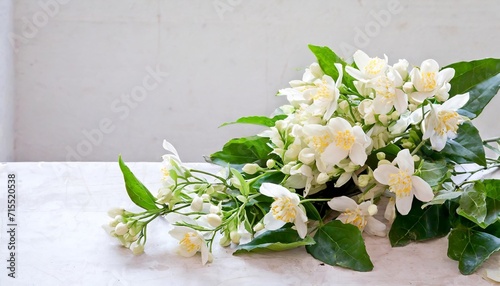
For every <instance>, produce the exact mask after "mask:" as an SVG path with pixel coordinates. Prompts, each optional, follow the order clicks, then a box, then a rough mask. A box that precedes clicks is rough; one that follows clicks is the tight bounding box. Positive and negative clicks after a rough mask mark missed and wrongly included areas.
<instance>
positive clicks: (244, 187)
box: [230, 168, 250, 197]
mask: <svg viewBox="0 0 500 286" xmlns="http://www.w3.org/2000/svg"><path fill="white" fill-rule="evenodd" d="M230 170H231V174H233V176H234V177H235V178H236V179H237V180H238V182H239V183H240V186H239V190H240V192H241V194H242V195H243V196H245V197H247V196H248V195H249V194H250V186H249V185H248V182H247V181H245V178H243V176H242V175H241V173H240V172H238V170H236V169H233V168H231V169H230Z"/></svg>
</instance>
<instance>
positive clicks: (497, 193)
mask: <svg viewBox="0 0 500 286" xmlns="http://www.w3.org/2000/svg"><path fill="white" fill-rule="evenodd" d="M474 187H475V188H476V189H477V190H480V191H481V192H483V193H484V194H485V195H486V196H487V197H489V198H492V199H495V200H500V180H498V179H486V180H482V181H477V182H475V184H474Z"/></svg>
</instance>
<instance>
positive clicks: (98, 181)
mask: <svg viewBox="0 0 500 286" xmlns="http://www.w3.org/2000/svg"><path fill="white" fill-rule="evenodd" d="M129 167H130V168H131V169H132V171H133V172H134V173H135V174H136V176H137V177H138V178H139V179H140V180H142V181H143V182H144V184H145V185H146V186H148V187H149V188H150V190H151V191H152V192H155V191H156V189H157V187H158V186H159V178H160V172H159V167H160V164H159V163H129ZM8 173H15V174H16V176H17V186H16V187H17V194H16V196H17V197H16V199H17V208H16V220H17V223H18V226H17V237H16V245H17V249H18V252H17V254H16V255H17V265H16V267H17V269H16V270H17V271H16V276H17V278H15V279H12V278H10V277H7V269H6V259H7V258H8V252H7V243H8V242H7V239H8V237H7V236H6V234H7V233H6V231H7V211H6V208H7V201H6V199H7V188H6V185H7V174H8ZM0 178H1V179H0V186H1V187H0V190H1V192H0V217H1V219H0V229H1V232H0V261H1V262H0V285H2V286H4V285H143V286H144V285H262V284H264V285H474V286H479V285H490V284H492V283H493V282H491V281H490V280H486V279H485V278H483V277H484V276H485V269H486V268H487V267H495V266H496V267H499V266H500V260H499V256H498V255H496V256H495V257H492V259H490V261H489V262H487V263H486V264H485V265H484V266H483V267H481V268H480V269H479V270H478V271H477V273H476V274H472V275H469V276H463V275H461V274H460V273H459V271H458V267H457V262H456V261H452V260H451V259H449V258H448V257H447V256H446V251H447V239H446V238H442V239H437V240H433V241H429V242H425V243H414V244H410V245H408V246H406V247H400V248H391V246H390V244H389V241H388V239H387V238H376V237H369V236H367V237H366V247H367V251H368V253H369V255H370V256H371V259H372V261H373V264H374V265H375V268H374V270H373V271H371V272H366V273H361V272H355V271H352V270H348V269H343V268H340V267H331V266H328V265H322V264H321V262H320V261H317V260H315V259H314V258H312V257H311V256H310V255H309V254H307V253H306V251H305V249H304V248H299V249H294V250H291V251H285V252H275V253H269V254H249V255H240V256H233V255H232V254H231V253H232V251H233V249H231V248H222V247H219V246H218V245H217V246H216V247H215V249H214V257H215V260H214V262H213V263H211V264H208V265H206V266H203V265H201V259H200V257H199V256H195V257H192V258H183V257H180V256H178V255H177V254H175V249H176V244H177V241H176V240H174V239H173V238H171V237H170V235H169V234H168V233H167V232H168V230H169V229H170V225H169V224H168V223H167V222H166V221H165V220H159V221H157V222H154V225H151V226H150V227H149V228H148V231H149V233H148V244H147V245H146V249H145V253H144V254H143V255H140V256H134V255H133V254H132V253H131V252H130V251H129V250H128V249H125V248H122V247H120V246H119V244H118V242H117V241H116V239H114V238H111V237H110V236H108V235H107V234H106V233H105V232H104V230H103V229H102V228H101V225H102V224H104V223H107V222H108V220H109V218H108V217H107V214H106V212H107V210H108V209H109V208H111V207H114V206H122V207H126V208H133V205H132V203H131V202H130V200H129V199H128V197H127V194H126V191H125V188H124V184H123V177H122V175H121V173H120V170H119V167H118V164H117V163H73V162H71V163H8V164H6V165H4V166H3V168H2V171H1V175H0Z"/></svg>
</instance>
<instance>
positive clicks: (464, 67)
mask: <svg viewBox="0 0 500 286" xmlns="http://www.w3.org/2000/svg"><path fill="white" fill-rule="evenodd" d="M445 68H453V69H454V70H455V76H454V77H453V79H452V80H451V81H450V84H451V89H450V94H451V95H457V94H462V93H465V92H467V91H469V90H470V89H471V88H472V87H474V86H475V85H477V84H479V83H481V82H483V81H485V80H487V79H489V78H491V77H494V76H496V75H497V74H498V73H500V59H493V58H487V59H482V60H474V61H470V62H457V63H453V64H451V65H449V66H446V67H445Z"/></svg>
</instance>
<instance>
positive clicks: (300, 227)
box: [294, 207, 307, 238]
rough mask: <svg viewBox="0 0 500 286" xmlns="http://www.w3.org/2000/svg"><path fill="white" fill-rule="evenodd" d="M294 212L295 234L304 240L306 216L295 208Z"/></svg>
mask: <svg viewBox="0 0 500 286" xmlns="http://www.w3.org/2000/svg"><path fill="white" fill-rule="evenodd" d="M296 212H297V214H296V217H295V221H294V224H295V228H297V233H298V234H299V236H300V238H304V237H306V235H307V216H306V213H305V212H304V210H302V209H301V208H300V207H297V209H296Z"/></svg>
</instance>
